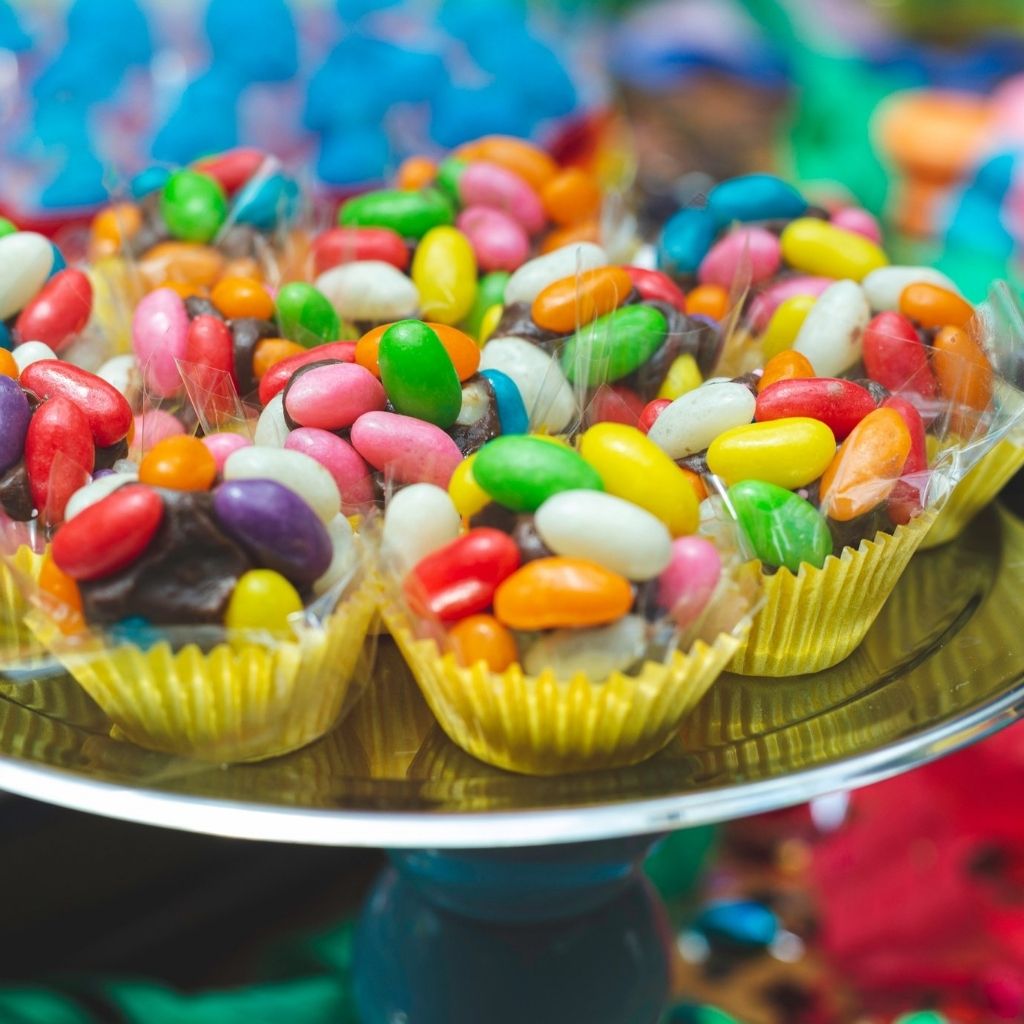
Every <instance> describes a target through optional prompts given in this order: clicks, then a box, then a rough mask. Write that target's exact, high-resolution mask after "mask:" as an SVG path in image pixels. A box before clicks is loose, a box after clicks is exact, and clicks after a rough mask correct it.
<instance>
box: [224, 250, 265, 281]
mask: <svg viewBox="0 0 1024 1024" xmlns="http://www.w3.org/2000/svg"><path fill="white" fill-rule="evenodd" d="M225 277H251V278H252V279H253V280H254V281H262V280H263V269H262V268H261V267H260V265H259V264H258V263H257V262H256V261H255V260H254V259H253V258H252V257H251V256H239V257H238V259H234V260H228V261H227V263H225V264H224V269H223V270H222V271H221V279H222V280H223V279H224V278H225Z"/></svg>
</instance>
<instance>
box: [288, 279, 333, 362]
mask: <svg viewBox="0 0 1024 1024" xmlns="http://www.w3.org/2000/svg"><path fill="white" fill-rule="evenodd" d="M321 279H322V278H319V279H318V280H321ZM277 324H278V327H279V328H280V331H281V334H282V336H283V337H285V338H288V339H289V340H290V341H297V342H298V343H299V344H300V345H305V347H306V348H312V347H313V346H314V345H319V344H320V343H321V342H324V341H334V340H335V339H336V338H337V337H338V335H339V333H340V324H339V321H338V314H337V312H336V311H335V308H334V306H333V305H332V304H331V301H330V299H329V297H328V296H327V295H325V294H324V292H322V291H321V290H320V289H319V288H318V287H317V288H314V287H313V285H311V284H307V283H306V282H305V281H290V282H289V283H288V284H286V285H284V286H283V287H282V288H281V290H280V291H279V292H278V293H277Z"/></svg>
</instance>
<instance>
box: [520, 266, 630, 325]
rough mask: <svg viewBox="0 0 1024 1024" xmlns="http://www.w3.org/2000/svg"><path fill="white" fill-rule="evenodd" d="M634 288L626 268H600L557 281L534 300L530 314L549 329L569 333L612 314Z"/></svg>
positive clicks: (539, 323)
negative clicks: (607, 314) (600, 317)
mask: <svg viewBox="0 0 1024 1024" xmlns="http://www.w3.org/2000/svg"><path fill="white" fill-rule="evenodd" d="M632 288H633V282H632V280H631V279H630V276H629V274H627V273H626V271H625V270H623V269H622V267H597V268H596V269H595V270H584V271H583V273H581V274H578V275H577V274H573V275H572V276H571V277H563V278H561V279H560V280H558V281H553V282H552V283H551V284H549V285H548V286H547V288H545V289H544V290H543V291H541V293H540V294H539V295H538V296H537V298H535V299H534V300H533V306H532V307H531V309H530V314H531V316H532V317H533V319H534V321H535V322H536V323H537V324H538V325H539V326H540V327H543V328H544V329H545V330H548V331H555V332H556V333H557V334H568V333H570V332H571V331H575V330H576V329H577V327H580V326H582V325H583V324H589V323H590V321H591V320H596V319H597V318H598V317H599V316H604V315H605V313H610V312H611V311H612V310H613V309H618V307H619V306H620V305H621V304H622V303H623V302H624V301H625V300H626V297H627V296H628V295H629V293H630V291H631V290H632Z"/></svg>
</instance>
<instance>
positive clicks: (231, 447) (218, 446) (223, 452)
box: [202, 433, 252, 473]
mask: <svg viewBox="0 0 1024 1024" xmlns="http://www.w3.org/2000/svg"><path fill="white" fill-rule="evenodd" d="M202 441H203V444H205V445H206V447H207V448H209V450H210V454H211V455H212V456H213V461H214V462H216V463H217V472H218V473H223V472H224V463H225V462H226V461H227V457H228V456H229V455H230V454H231V453H232V452H237V451H238V449H239V448H248V447H250V446H251V445H252V441H250V440H249V438H247V437H243V436H242V435H241V434H229V433H221V434H207V435H206V437H204V438H203V439H202Z"/></svg>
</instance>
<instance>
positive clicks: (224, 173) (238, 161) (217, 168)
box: [192, 146, 268, 196]
mask: <svg viewBox="0 0 1024 1024" xmlns="http://www.w3.org/2000/svg"><path fill="white" fill-rule="evenodd" d="M266 162H268V158H267V155H266V153H264V152H263V150H261V149H254V148H252V147H242V146H239V147H236V148H234V149H227V150H225V151H224V152H223V153H217V154H215V155H214V156H208V157H204V158H203V159H201V160H196V161H195V163H193V165H192V169H193V170H195V171H200V172H201V173H203V174H206V175H208V176H209V177H211V178H213V179H214V180H215V181H217V182H218V183H219V184H220V187H221V188H222V189H224V191H225V192H226V193H227V194H228V195H229V196H231V195H234V194H235V193H236V192H237V191H238V190H239V189H240V188H241V187H242V186H243V185H244V184H245V183H246V182H247V181H248V180H249V179H250V178H252V177H253V176H254V175H255V174H256V173H257V172H258V171H259V170H260V168H261V167H262V166H263V164H264V163H266Z"/></svg>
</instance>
